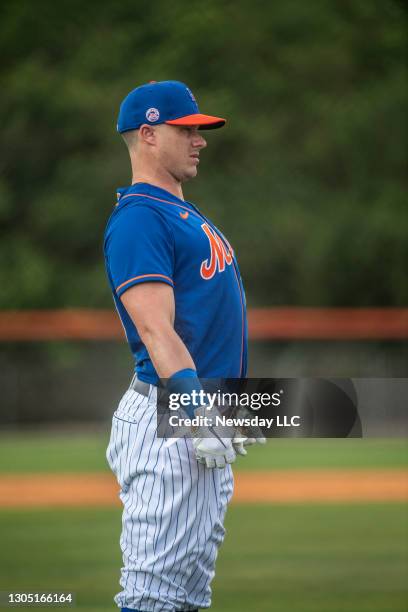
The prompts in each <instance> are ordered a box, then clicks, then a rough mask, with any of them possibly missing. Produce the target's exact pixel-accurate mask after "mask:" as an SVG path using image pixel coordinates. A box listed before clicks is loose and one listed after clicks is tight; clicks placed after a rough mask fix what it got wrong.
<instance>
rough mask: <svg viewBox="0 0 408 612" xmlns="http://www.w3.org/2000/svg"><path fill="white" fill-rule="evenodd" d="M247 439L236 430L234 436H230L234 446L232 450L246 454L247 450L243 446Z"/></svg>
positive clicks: (245, 444)
mask: <svg viewBox="0 0 408 612" xmlns="http://www.w3.org/2000/svg"><path fill="white" fill-rule="evenodd" d="M248 439H249V438H247V437H245V436H240V433H239V432H237V433H236V435H235V437H234V438H232V446H233V447H234V450H235V452H236V454H237V455H243V456H244V455H247V454H248V453H247V451H246V450H245V448H244V446H247V443H248Z"/></svg>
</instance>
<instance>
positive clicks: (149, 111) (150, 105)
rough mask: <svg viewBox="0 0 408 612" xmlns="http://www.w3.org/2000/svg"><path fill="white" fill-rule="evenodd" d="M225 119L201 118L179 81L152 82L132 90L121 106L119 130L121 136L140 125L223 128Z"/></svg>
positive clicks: (190, 93) (192, 96)
mask: <svg viewBox="0 0 408 612" xmlns="http://www.w3.org/2000/svg"><path fill="white" fill-rule="evenodd" d="M225 121H226V120H225V119H222V118H221V117H213V116H211V115H202V114H201V113H200V111H199V109H198V105H197V101H196V99H195V97H194V95H193V93H192V92H191V90H190V89H189V88H188V87H187V85H184V83H180V81H158V82H156V81H151V82H150V83H147V84H146V85H141V86H140V87H136V89H133V91H131V92H130V93H129V94H128V95H127V96H126V98H125V99H124V100H123V102H122V104H121V105H120V110H119V117H118V124H117V130H118V132H120V133H121V134H122V133H123V132H127V131H129V130H137V129H139V128H140V126H141V125H143V124H147V125H159V124H160V123H168V124H170V125H186V126H187V125H198V126H199V129H201V130H210V129H214V128H220V127H222V126H223V125H224V124H225Z"/></svg>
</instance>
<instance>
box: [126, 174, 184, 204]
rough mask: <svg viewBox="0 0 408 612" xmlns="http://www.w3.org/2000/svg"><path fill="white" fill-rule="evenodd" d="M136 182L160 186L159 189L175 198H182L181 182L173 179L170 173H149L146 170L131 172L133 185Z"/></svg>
mask: <svg viewBox="0 0 408 612" xmlns="http://www.w3.org/2000/svg"><path fill="white" fill-rule="evenodd" d="M136 183H148V184H149V185H154V186H155V187H160V188H161V189H165V190H166V191H168V192H169V193H171V194H172V195H174V196H176V198H179V199H180V200H184V196H183V190H182V188H181V183H180V182H179V181H176V179H174V178H173V177H172V176H170V175H164V174H159V173H152V174H151V173H147V172H133V177H132V185H135V184H136Z"/></svg>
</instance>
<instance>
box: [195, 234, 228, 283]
mask: <svg viewBox="0 0 408 612" xmlns="http://www.w3.org/2000/svg"><path fill="white" fill-rule="evenodd" d="M201 228H202V230H203V231H204V233H205V234H206V236H207V238H208V240H209V242H210V257H209V259H205V260H204V261H203V262H202V264H201V267H200V274H201V276H202V278H203V279H204V280H210V278H212V277H213V276H214V274H215V273H216V272H217V268H218V272H224V270H225V264H227V265H228V266H230V265H231V263H232V258H233V250H232V247H231V246H230V245H228V250H227V247H226V246H225V244H224V242H223V241H222V240H221V238H220V237H219V236H218V234H217V233H216V232H214V231H212V229H211V228H210V227H209V225H208V224H207V223H203V224H202V226H201Z"/></svg>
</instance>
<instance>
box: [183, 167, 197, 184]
mask: <svg viewBox="0 0 408 612" xmlns="http://www.w3.org/2000/svg"><path fill="white" fill-rule="evenodd" d="M197 174H198V170H197V168H191V169H189V170H187V171H186V172H185V173H184V175H183V177H182V178H181V179H180V182H181V183H184V182H185V181H189V180H190V179H193V178H194V177H196V176H197Z"/></svg>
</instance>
